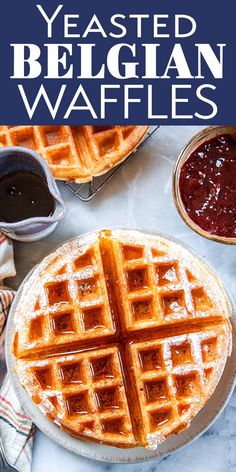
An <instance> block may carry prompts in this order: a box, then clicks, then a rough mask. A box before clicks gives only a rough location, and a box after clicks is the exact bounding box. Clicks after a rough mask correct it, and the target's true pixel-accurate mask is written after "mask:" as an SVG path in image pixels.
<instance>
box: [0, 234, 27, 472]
mask: <svg viewBox="0 0 236 472" xmlns="http://www.w3.org/2000/svg"><path fill="white" fill-rule="evenodd" d="M13 275H15V265H14V259H13V248H12V244H11V242H10V240H9V239H8V238H7V237H6V236H5V235H3V234H2V233H0V436H1V439H2V442H3V445H4V449H5V452H6V456H7V459H8V460H9V462H10V463H11V464H13V465H15V466H16V467H17V468H18V469H19V470H20V472H30V469H31V458H32V444H33V432H34V428H33V425H32V421H31V420H30V418H28V416H26V415H25V414H24V411H23V410H22V408H21V406H20V403H19V401H18V399H17V397H16V395H15V393H14V390H13V387H12V385H11V382H10V378H9V376H8V375H6V376H5V378H4V381H3V383H2V379H3V376H4V375H5V356H4V337H5V324H6V319H7V315H8V311H9V308H10V306H11V303H12V300H13V298H14V292H13V291H12V290H11V289H8V288H6V287H4V285H1V284H3V280H4V279H5V278H6V277H11V276H13Z"/></svg>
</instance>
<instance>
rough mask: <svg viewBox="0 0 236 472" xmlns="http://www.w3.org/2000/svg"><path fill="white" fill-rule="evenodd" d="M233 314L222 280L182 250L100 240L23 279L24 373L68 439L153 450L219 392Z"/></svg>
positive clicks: (157, 243)
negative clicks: (230, 319) (142, 447)
mask: <svg viewBox="0 0 236 472" xmlns="http://www.w3.org/2000/svg"><path fill="white" fill-rule="evenodd" d="M229 315H230V305H229V303H228V302H227V298H226V296H225V293H224V290H223V288H222V287H221V284H220V282H219V281H218V279H217V278H216V276H215V275H214V274H212V272H211V271H210V269H208V268H207V267H206V266H205V265H204V264H203V263H202V262H201V261H199V260H198V259H197V258H196V256H194V255H192V254H191V253H190V252H189V251H188V250H187V249H184V248H182V246H180V245H179V244H177V243H175V242H172V241H170V240H169V239H165V238H163V237H160V236H154V235H149V234H144V233H140V232H138V231H128V230H110V231H108V230H103V231H100V232H97V233H90V234H87V235H84V236H81V237H79V238H77V239H75V240H72V241H70V242H68V243H66V244H65V245H64V246H62V247H60V248H59V249H58V250H56V251H55V252H54V253H52V254H50V255H49V256H48V257H46V258H45V259H44V260H43V262H42V263H41V264H39V265H38V266H37V267H36V269H35V270H34V272H33V273H32V275H31V276H30V278H29V279H28V281H27V282H26V283H25V285H24V287H23V290H22V293H21V296H20V299H19V302H18V304H17V307H16V312H15V336H14V341H13V353H14V355H15V357H16V370H17V372H18V375H19V378H20V382H21V383H22V385H23V386H24V387H25V389H26V390H27V392H28V394H29V395H30V397H31V398H32V400H33V401H34V402H35V403H37V404H38V406H39V408H40V409H41V410H42V411H43V413H44V414H45V415H47V416H48V418H50V419H51V420H52V421H54V422H55V423H56V424H58V426H60V427H61V428H63V429H65V430H66V431H68V432H69V433H71V434H73V435H75V436H78V437H80V438H85V439H90V440H93V441H98V442H101V443H104V444H108V445H113V446H117V447H134V446H137V445H142V446H145V447H147V448H150V449H155V448H156V447H157V446H158V444H159V443H160V442H162V441H163V440H165V439H166V438H167V437H169V436H170V435H171V434H177V433H179V432H180V431H182V430H184V429H186V428H187V427H188V426H189V424H190V422H191V420H192V418H194V417H195V415H196V414H197V412H198V411H199V410H200V409H201V408H202V407H203V406H204V405H205V403H206V401H207V400H208V398H210V396H211V395H212V393H213V391H214V390H215V387H216V385H217V383H218V381H219V379H220V376H221V374H222V371H223V368H224V365H225V362H226V360H227V357H228V355H230V352H231V337H232V336H231V324H230V321H229Z"/></svg>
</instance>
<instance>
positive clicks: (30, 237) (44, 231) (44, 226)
mask: <svg viewBox="0 0 236 472" xmlns="http://www.w3.org/2000/svg"><path fill="white" fill-rule="evenodd" d="M21 171H26V172H33V173H34V174H37V175H39V176H40V177H43V178H44V179H45V181H46V182H47V185H48V189H49V192H50V193H51V195H52V197H53V198H54V202H55V204H54V212H53V214H52V215H50V216H47V217H34V218H27V219H25V220H22V221H17V222H15V223H6V222H4V221H0V231H2V232H3V233H5V234H6V235H7V236H9V237H10V238H12V239H16V240H18V241H25V242H33V241H38V240H39V239H42V238H45V237H46V236H48V235H49V234H51V233H52V231H53V230H54V229H55V228H56V226H57V225H58V223H59V221H60V220H62V218H63V217H64V215H65V206H64V203H63V200H62V198H61V195H60V192H59V190H58V187H57V184H56V182H55V179H54V178H53V176H52V174H51V172H50V170H49V167H48V165H47V163H46V162H45V161H44V159H43V158H42V157H40V156H39V155H38V154H37V153H36V152H35V151H33V150H31V149H28V148H24V147H20V146H19V147H17V146H11V147H5V148H4V147H3V148H0V178H1V177H3V176H5V175H7V174H10V173H12V172H21Z"/></svg>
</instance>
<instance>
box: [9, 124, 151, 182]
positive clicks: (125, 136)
mask: <svg viewBox="0 0 236 472" xmlns="http://www.w3.org/2000/svg"><path fill="white" fill-rule="evenodd" d="M147 129H148V127H147V126H0V145H2V146H24V147H28V148H30V149H33V150H35V151H37V152H38V153H39V154H40V155H41V156H42V157H43V158H44V159H45V161H46V162H47V164H48V165H49V167H50V169H51V171H52V173H53V175H54V177H55V178H56V179H61V180H73V181H75V182H78V183H80V182H89V181H91V180H92V178H93V177H95V176H98V175H101V174H104V173H105V172H107V171H108V170H110V169H111V168H112V167H114V166H115V165H117V164H119V163H120V162H122V161H123V160H124V159H125V158H126V157H128V156H129V155H130V154H131V152H133V151H134V150H135V148H136V147H137V146H138V144H139V143H140V141H141V140H142V139H143V137H144V135H145V133H146V132H147Z"/></svg>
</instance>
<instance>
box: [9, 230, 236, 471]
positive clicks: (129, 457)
mask: <svg viewBox="0 0 236 472" xmlns="http://www.w3.org/2000/svg"><path fill="white" fill-rule="evenodd" d="M113 229H121V228H117V227H115V228H113ZM122 229H123V228H122ZM124 229H130V230H134V231H139V232H144V233H147V234H152V235H156V236H160V237H164V238H166V239H169V240H170V241H173V242H175V243H177V244H180V245H181V246H182V247H183V248H185V249H187V250H189V251H190V253H191V254H192V255H194V256H195V257H196V258H197V259H198V261H199V262H201V263H203V265H204V266H205V267H207V269H210V270H211V272H212V273H213V275H215V276H216V278H217V281H218V282H219V283H220V286H221V288H222V289H223V292H225V294H226V295H227V297H228V300H229V302H230V304H231V307H232V315H231V317H230V320H231V323H232V331H233V340H234V339H235V337H236V318H235V316H234V305H233V302H232V298H231V297H230V295H229V293H228V291H227V290H226V289H225V287H224V285H223V283H222V281H221V279H220V278H219V276H218V275H217V273H216V272H215V271H214V269H212V267H211V265H210V264H208V263H206V262H205V260H203V259H202V258H201V256H199V255H197V254H196V253H195V252H194V251H193V250H192V248H191V247H189V246H188V245H187V244H185V243H184V242H182V241H181V240H179V239H177V238H175V237H172V236H171V235H168V234H167V235H166V234H164V233H161V232H157V231H147V230H142V229H140V228H124ZM97 231H100V230H95V231H90V232H88V233H83V234H82V235H80V236H81V237H82V236H84V235H85V234H91V233H94V232H97ZM80 236H77V237H75V238H72V239H69V240H68V241H71V240H73V239H77V238H78V237H80ZM68 241H65V242H62V243H60V244H59V245H58V246H56V248H55V249H54V250H53V251H51V252H54V251H55V250H57V248H59V247H60V246H62V245H64V244H66V243H67V242H68ZM49 254H50V253H49ZM45 257H47V255H46V256H44V257H43V258H42V259H41V260H43V259H44V258H45ZM40 262H41V261H39V263H38V264H36V265H35V266H34V267H33V268H32V269H31V270H30V271H29V273H28V274H27V275H26V277H25V278H24V279H23V281H22V283H21V284H20V287H19V289H18V290H17V293H16V296H15V299H14V301H13V303H12V305H11V308H10V312H9V315H8V320H7V326H6V342H5V351H6V364H7V369H8V373H9V375H10V379H11V383H12V385H13V389H14V391H15V394H16V396H17V398H18V400H19V402H20V404H21V406H22V407H23V409H24V411H25V412H26V413H27V414H28V416H29V417H30V418H31V419H32V421H33V422H34V424H35V425H36V426H37V428H38V429H40V430H41V431H42V432H43V433H44V434H46V435H47V436H48V437H49V438H50V439H52V440H54V441H55V442H56V443H57V444H59V445H61V446H63V447H65V448H66V449H68V450H69V451H71V452H74V453H76V454H77V455H80V456H83V457H86V458H88V459H93V460H97V461H102V462H108V463H121V464H122V463H126V464H128V463H130V464H131V463H140V462H147V461H151V460H154V459H158V458H164V457H166V456H169V455H170V454H172V453H174V452H175V451H177V450H180V449H182V448H184V447H185V446H187V445H188V444H191V443H193V442H194V441H196V440H197V439H198V438H199V437H200V436H201V435H202V434H204V432H205V431H207V429H208V428H210V427H211V425H212V424H213V423H214V422H215V421H216V420H217V418H218V417H219V416H220V414H221V413H222V411H223V410H224V408H225V406H226V405H227V403H228V401H229V399H230V397H231V395H232V393H233V391H234V387H235V386H236V343H235V342H233V346H232V353H231V356H230V357H229V358H228V359H227V361H226V364H225V367H224V371H223V373H222V376H221V378H220V381H219V383H218V385H217V387H216V389H215V391H214V393H213V395H212V397H211V399H209V400H208V401H207V403H206V405H205V406H204V407H203V408H202V409H201V410H200V412H199V413H198V414H197V415H196V417H195V418H194V419H193V420H192V421H191V425H190V427H189V428H188V429H187V430H185V431H183V432H182V433H179V434H178V435H176V436H171V437H170V438H168V439H167V440H166V441H164V443H162V445H163V444H165V446H167V448H168V449H167V450H166V452H160V450H159V449H160V448H157V449H156V450H155V451H148V450H146V449H145V448H142V447H137V448H130V449H129V448H128V449H119V448H115V447H112V446H107V445H103V444H99V443H94V442H92V441H91V442H90V441H84V440H82V439H80V438H76V437H73V436H71V435H70V434H68V433H66V432H65V431H63V430H61V429H60V428H59V427H58V426H56V424H55V423H53V422H51V421H50V420H49V419H48V418H46V417H45V416H44V415H43V413H42V412H41V411H40V410H39V408H38V407H37V406H36V405H35V404H34V403H33V401H32V400H31V398H30V397H29V395H28V393H27V392H26V390H25V389H24V388H23V387H22V385H21V384H20V381H19V378H18V375H17V374H16V372H14V364H15V359H14V356H13V354H12V352H11V344H12V337H13V333H14V314H15V307H16V306H17V303H18V300H19V298H20V296H21V293H22V290H23V287H24V284H25V283H26V281H27V280H28V279H29V277H30V276H31V274H32V273H33V271H34V270H35V269H36V267H37V266H38V265H39V264H40ZM230 364H232V366H231V372H229V373H230V376H229V374H228V376H229V378H228V383H227V388H225V385H224V389H225V393H224V396H223V401H219V402H218V409H217V410H216V411H215V413H212V415H211V416H212V418H211V419H210V420H209V421H207V423H206V424H205V425H203V426H202V427H199V426H198V427H197V432H196V433H194V428H196V427H195V424H194V423H195V420H196V419H198V420H199V417H200V416H201V415H202V416H203V417H204V412H205V411H206V409H207V408H209V405H211V404H213V402H212V401H211V400H212V398H213V397H214V395H216V393H217V391H218V390H219V388H220V386H221V384H222V383H223V377H224V375H225V373H226V371H227V372H228V369H229V367H230ZM227 366H228V369H227ZM191 430H193V431H191ZM184 435H185V436H189V437H188V438H186V439H184ZM179 438H183V440H182V444H181V443H180V444H177V445H175V446H174V445H172V446H171V442H174V440H175V439H177V440H178V439H179ZM169 443H170V445H169V447H168V444H169ZM83 445H85V446H86V447H87V448H88V450H86V448H84V447H83ZM93 449H95V450H93ZM120 451H124V453H126V455H125V456H124V457H119V452H120ZM135 451H137V453H138V451H140V454H139V453H138V454H136V455H135ZM130 452H133V454H129V453H130Z"/></svg>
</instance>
